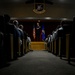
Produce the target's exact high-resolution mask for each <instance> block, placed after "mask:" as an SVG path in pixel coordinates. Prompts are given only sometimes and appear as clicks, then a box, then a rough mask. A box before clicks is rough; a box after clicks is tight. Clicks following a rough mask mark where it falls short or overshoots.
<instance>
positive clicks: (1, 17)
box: [0, 15, 4, 24]
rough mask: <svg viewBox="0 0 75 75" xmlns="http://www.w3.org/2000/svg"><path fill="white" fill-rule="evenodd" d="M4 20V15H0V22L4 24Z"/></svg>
mask: <svg viewBox="0 0 75 75" xmlns="http://www.w3.org/2000/svg"><path fill="white" fill-rule="evenodd" d="M3 22H4V18H3V16H2V15H0V24H2V23H3Z"/></svg>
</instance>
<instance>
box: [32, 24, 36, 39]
mask: <svg viewBox="0 0 75 75" xmlns="http://www.w3.org/2000/svg"><path fill="white" fill-rule="evenodd" d="M35 37H36V33H35V25H34V26H33V38H34V40H35Z"/></svg>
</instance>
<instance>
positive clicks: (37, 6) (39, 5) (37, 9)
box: [33, 0, 46, 14]
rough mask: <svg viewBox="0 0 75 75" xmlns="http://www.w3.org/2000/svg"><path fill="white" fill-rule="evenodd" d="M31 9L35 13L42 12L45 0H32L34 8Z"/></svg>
mask: <svg viewBox="0 0 75 75" xmlns="http://www.w3.org/2000/svg"><path fill="white" fill-rule="evenodd" d="M33 11H34V12H35V13H36V14H42V13H44V12H45V11H46V10H45V0H42V2H37V0H34V9H33Z"/></svg>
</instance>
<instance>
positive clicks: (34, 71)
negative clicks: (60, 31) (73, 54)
mask: <svg viewBox="0 0 75 75" xmlns="http://www.w3.org/2000/svg"><path fill="white" fill-rule="evenodd" d="M10 64H11V65H10V66H8V67H5V68H2V69H0V75H75V66H72V65H69V64H68V63H67V61H65V60H61V59H60V58H59V57H56V56H55V55H53V54H51V53H48V52H47V51H31V52H29V53H27V54H26V55H25V56H23V57H20V58H18V60H15V61H13V62H10Z"/></svg>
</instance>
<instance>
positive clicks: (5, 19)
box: [4, 14, 10, 23]
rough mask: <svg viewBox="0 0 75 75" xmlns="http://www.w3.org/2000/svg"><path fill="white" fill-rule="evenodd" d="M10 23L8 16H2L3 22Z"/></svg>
mask: <svg viewBox="0 0 75 75" xmlns="http://www.w3.org/2000/svg"><path fill="white" fill-rule="evenodd" d="M9 21H10V16H9V15H8V14H4V22H7V23H8V22H9Z"/></svg>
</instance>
